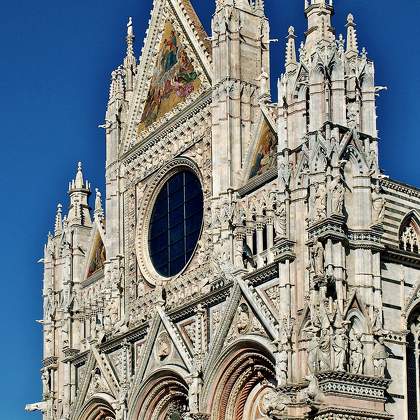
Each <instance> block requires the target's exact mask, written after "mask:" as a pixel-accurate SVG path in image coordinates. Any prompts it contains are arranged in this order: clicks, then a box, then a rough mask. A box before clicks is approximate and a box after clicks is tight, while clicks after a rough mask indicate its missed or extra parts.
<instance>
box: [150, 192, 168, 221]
mask: <svg viewBox="0 0 420 420" xmlns="http://www.w3.org/2000/svg"><path fill="white" fill-rule="evenodd" d="M167 213H168V195H167V194H166V188H165V187H164V188H163V190H162V192H161V193H160V194H159V195H158V198H157V199H156V203H155V207H154V209H153V217H157V218H159V217H161V216H163V215H165V214H167Z"/></svg>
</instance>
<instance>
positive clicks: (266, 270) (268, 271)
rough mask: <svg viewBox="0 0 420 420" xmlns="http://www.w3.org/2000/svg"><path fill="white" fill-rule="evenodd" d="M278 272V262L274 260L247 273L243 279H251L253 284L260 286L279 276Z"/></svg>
mask: <svg viewBox="0 0 420 420" xmlns="http://www.w3.org/2000/svg"><path fill="white" fill-rule="evenodd" d="M278 274H279V269H278V265H277V263H276V262H274V263H271V264H269V265H266V266H265V267H262V268H259V269H258V270H255V271H253V272H251V273H247V274H245V275H244V276H243V279H244V280H246V281H249V283H250V284H251V285H252V286H259V285H260V284H262V283H265V282H266V281H269V280H271V279H273V278H276V277H278Z"/></svg>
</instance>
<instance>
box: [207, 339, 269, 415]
mask: <svg viewBox="0 0 420 420" xmlns="http://www.w3.org/2000/svg"><path fill="white" fill-rule="evenodd" d="M274 372H275V367H274V358H273V356H272V355H271V353H270V352H269V351H268V350H267V348H265V347H264V346H263V345H262V344H260V343H256V342H253V341H240V342H237V343H234V344H233V346H231V347H229V348H228V349H227V350H226V351H225V352H223V353H222V355H221V356H220V358H219V361H218V362H217V363H216V364H215V368H214V369H213V370H212V372H211V373H210V375H209V378H208V379H207V380H206V382H207V383H208V387H207V388H206V389H205V391H204V401H203V404H204V405H207V406H206V407H205V408H206V411H207V412H208V413H211V420H247V419H251V418H252V419H255V420H258V419H263V418H266V417H264V416H263V412H262V407H261V405H262V402H263V398H264V396H265V395H266V394H267V393H268V392H269V391H270V390H272V388H273V385H274V384H275V373H274Z"/></svg>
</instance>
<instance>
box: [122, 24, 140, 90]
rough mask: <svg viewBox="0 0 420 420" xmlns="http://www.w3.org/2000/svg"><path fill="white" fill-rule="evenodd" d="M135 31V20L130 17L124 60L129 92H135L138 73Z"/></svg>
mask: <svg viewBox="0 0 420 420" xmlns="http://www.w3.org/2000/svg"><path fill="white" fill-rule="evenodd" d="M134 39H135V36H134V30H133V20H132V18H131V17H130V18H129V19H128V23H127V38H126V40H127V54H126V56H125V58H124V69H125V72H126V78H127V79H126V82H127V83H126V87H127V91H132V90H133V79H134V75H135V73H136V66H137V61H136V57H135V55H134Z"/></svg>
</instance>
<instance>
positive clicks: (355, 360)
mask: <svg viewBox="0 0 420 420" xmlns="http://www.w3.org/2000/svg"><path fill="white" fill-rule="evenodd" d="M360 339H361V336H360V335H357V336H356V335H355V334H353V335H352V336H351V337H350V372H351V373H354V374H357V375H362V374H363V344H362V343H361V342H360Z"/></svg>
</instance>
